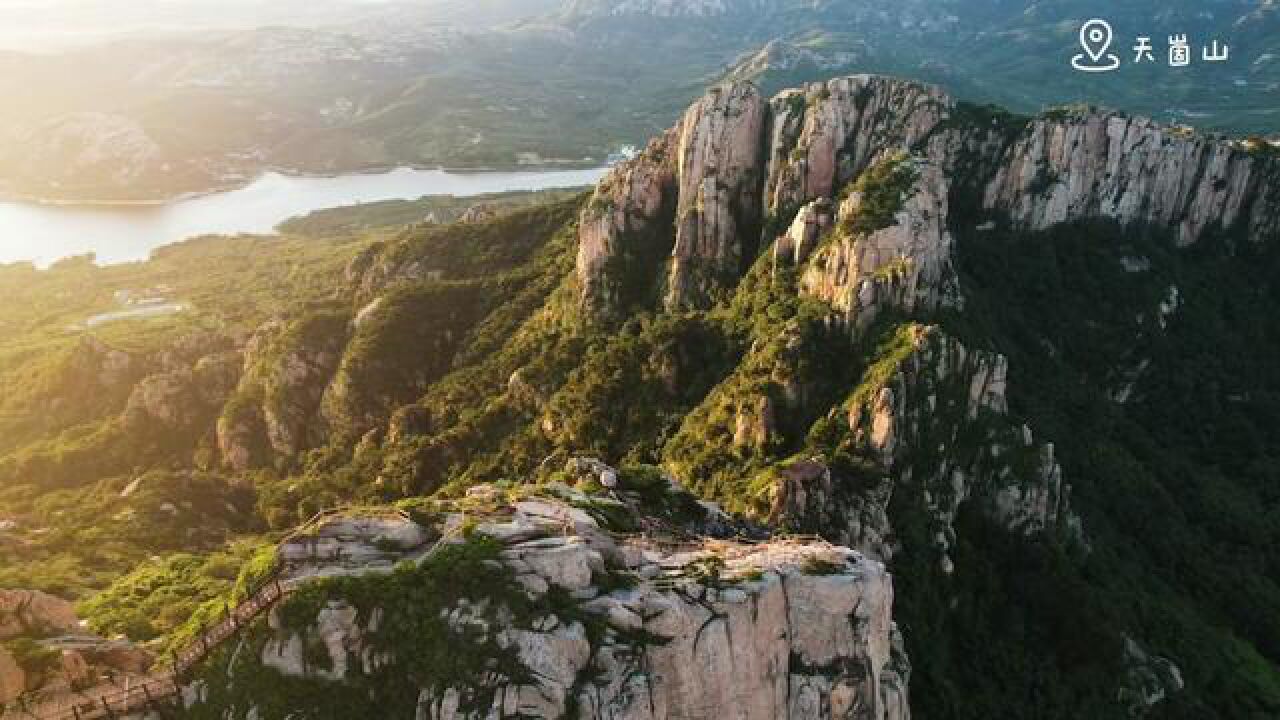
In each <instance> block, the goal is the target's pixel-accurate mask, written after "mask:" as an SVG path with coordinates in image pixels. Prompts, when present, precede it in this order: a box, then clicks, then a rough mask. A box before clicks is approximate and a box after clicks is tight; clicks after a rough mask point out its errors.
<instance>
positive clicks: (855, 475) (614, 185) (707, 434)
mask: <svg viewBox="0 0 1280 720" xmlns="http://www.w3.org/2000/svg"><path fill="white" fill-rule="evenodd" d="M758 108H759V105H758V103H757V101H756V100H755V99H754V94H753V91H752V90H751V89H750V88H743V87H741V86H737V85H732V86H729V87H726V88H722V89H720V90H718V91H716V92H715V93H713V94H712V95H710V96H708V98H706V99H704V100H703V101H701V102H700V103H698V105H697V106H695V108H694V109H693V110H691V111H690V114H689V115H688V116H686V118H685V120H684V121H683V122H682V124H681V125H680V126H678V127H677V128H675V129H674V130H673V131H671V133H670V134H668V135H667V136H666V137H665V138H664V139H663V140H661V141H658V142H656V143H655V144H654V145H653V146H651V147H650V148H649V149H648V150H646V152H644V153H642V154H641V156H639V157H638V158H636V159H635V160H634V161H632V162H631V163H629V164H626V165H624V166H622V167H620V168H619V169H618V170H617V171H615V173H614V174H613V175H612V176H611V177H609V178H607V179H606V180H605V181H604V183H602V184H601V186H600V188H599V189H598V190H597V192H596V196H595V199H594V201H593V203H592V206H591V207H590V208H588V210H587V211H585V212H584V214H583V217H582V223H581V225H580V229H579V240H580V254H579V257H578V265H577V280H578V290H579V292H580V298H581V299H582V302H581V304H580V307H581V308H582V309H583V310H584V312H585V313H586V316H587V320H588V321H589V322H603V323H605V324H609V323H616V322H617V321H618V320H619V319H621V318H624V317H625V316H626V314H627V313H628V311H633V310H634V311H640V312H646V311H656V312H661V311H662V310H671V309H679V308H693V309H698V308H706V307H708V303H711V304H715V303H716V302H719V300H717V299H723V298H726V297H729V296H731V295H733V293H735V292H737V293H738V295H737V296H734V297H735V299H734V301H733V302H741V301H742V296H743V295H744V294H747V293H756V295H754V296H753V297H754V298H759V297H761V294H760V293H761V291H760V283H761V280H760V274H759V272H758V271H759V267H757V268H755V269H749V268H748V266H749V265H751V264H752V259H753V258H761V257H762V256H763V262H764V263H767V264H768V267H767V268H766V274H767V275H768V276H769V277H771V278H772V280H770V281H768V282H770V283H772V286H773V290H772V291H773V292H775V293H783V294H786V293H794V294H795V295H796V296H798V297H799V298H800V299H801V302H802V303H808V302H814V303H816V305H805V306H804V307H805V308H810V309H811V310H809V311H806V312H810V311H811V312H814V313H817V314H819V315H821V317H822V320H821V325H822V327H823V328H825V329H826V330H829V331H835V332H838V333H841V334H843V335H844V336H845V337H846V338H847V339H848V340H849V341H850V342H852V343H853V347H855V348H857V350H856V352H857V353H860V354H865V353H866V352H868V351H869V350H871V349H872V348H875V350H874V351H873V353H872V356H871V357H870V358H869V360H868V362H869V367H868V368H867V369H866V370H864V371H862V381H861V383H860V384H858V386H857V387H856V389H854V390H853V391H852V392H851V393H850V394H848V395H847V396H845V398H844V400H843V401H842V402H840V403H839V404H838V405H837V406H836V407H834V408H832V409H831V410H830V411H829V412H827V411H824V410H823V409H822V408H821V407H816V408H815V407H811V406H810V405H811V404H812V403H813V402H814V399H813V398H814V397H815V395H816V394H817V392H818V388H819V387H820V386H821V380H822V379H823V378H820V377H819V378H816V380H817V381H816V382H815V377H812V376H806V373H810V372H812V370H811V369H806V368H807V366H806V363H805V361H804V359H803V354H804V350H803V348H804V347H805V345H806V343H811V342H814V340H813V337H814V336H815V335H814V334H815V332H818V331H815V330H813V329H812V328H810V329H808V330H805V329H804V325H803V313H801V314H800V321H799V322H797V321H796V320H793V321H792V322H791V323H790V324H787V325H785V326H783V325H779V326H778V327H776V328H773V329H772V330H771V332H772V333H773V336H772V337H762V336H752V337H751V338H750V339H749V342H748V343H747V344H746V345H744V347H743V353H744V359H743V360H742V361H741V364H740V366H739V368H738V369H737V370H735V371H733V373H732V374H731V375H730V376H729V379H727V380H725V381H724V382H722V383H721V385H720V386H719V387H718V388H717V389H716V390H715V391H714V392H713V393H712V395H711V396H710V398H709V399H707V400H705V401H704V402H703V404H702V406H701V407H700V408H699V409H698V410H697V411H695V413H694V417H695V420H694V421H693V422H692V423H691V422H690V421H688V420H686V422H685V429H682V431H681V433H680V434H679V435H677V437H676V439H675V440H674V441H673V443H674V445H675V446H676V449H675V450H674V451H672V450H671V449H670V446H668V451H667V453H666V455H665V456H664V459H665V461H666V462H667V463H668V466H669V467H674V468H678V469H679V470H680V471H681V472H684V473H693V472H695V470H696V468H698V467H701V465H699V463H705V459H706V458H707V457H709V456H710V455H711V454H712V453H716V452H720V451H719V450H717V449H716V448H715V447H713V444H714V443H723V444H727V445H730V446H731V448H732V450H731V454H732V457H733V458H734V459H735V461H737V462H740V463H742V464H743V465H745V466H747V467H750V468H751V469H750V470H746V471H744V472H747V473H752V472H759V473H760V475H759V478H758V479H757V480H753V481H752V482H751V483H748V484H745V485H742V486H739V485H733V487H734V488H735V492H739V493H741V492H742V491H743V489H744V487H745V488H746V489H747V490H749V491H750V492H752V493H756V494H757V497H764V498H766V499H767V500H768V503H767V508H768V511H767V513H765V514H764V515H766V516H767V517H763V519H764V520H766V521H767V523H768V524H769V525H771V526H784V527H789V528H798V529H802V530H804V531H808V532H816V533H819V534H821V535H822V536H824V537H826V538H829V539H831V540H833V541H837V542H840V543H842V544H844V545H847V546H849V547H852V548H856V549H858V550H860V551H861V552H864V553H866V554H868V555H869V556H871V557H875V558H877V559H880V560H883V561H885V562H893V560H894V559H895V557H896V556H897V554H898V552H899V550H900V549H901V545H900V543H901V539H900V535H901V533H900V532H899V528H895V527H894V525H895V522H894V520H893V518H894V515H895V513H903V512H911V513H916V514H917V515H915V517H924V518H926V524H927V526H928V533H929V536H930V537H931V538H932V546H933V549H934V550H935V551H936V565H934V566H933V567H936V568H937V569H938V571H940V573H941V574H942V575H944V576H953V575H954V574H955V572H956V565H955V563H956V560H955V559H954V558H953V556H954V555H955V554H954V552H953V548H954V547H955V546H956V544H957V540H958V538H957V532H959V531H958V530H957V527H958V518H960V517H961V515H962V513H963V509H964V508H966V507H969V508H974V509H977V510H978V511H980V512H981V513H982V515H983V516H985V517H986V518H987V519H988V520H989V521H991V522H992V523H993V524H994V525H996V526H999V527H1002V528H1004V529H1005V530H1006V531H1008V532H1009V533H1011V534H1012V535H1013V536H1015V537H1024V538H1026V541H1027V542H1040V541H1042V540H1045V539H1049V540H1051V541H1054V542H1061V543H1064V544H1066V545H1068V546H1070V547H1073V548H1077V549H1079V550H1080V551H1081V552H1083V553H1087V552H1088V547H1089V540H1088V538H1087V531H1086V528H1085V527H1084V526H1083V524H1082V522H1081V520H1080V518H1079V517H1078V516H1077V515H1076V513H1075V511H1074V510H1073V508H1072V502H1071V495H1072V493H1071V487H1070V484H1069V481H1070V478H1068V477H1065V476H1064V473H1063V470H1062V466H1061V464H1060V458H1059V451H1058V448H1057V447H1056V446H1055V444H1054V443H1052V442H1046V441H1044V440H1043V439H1040V438H1039V437H1038V436H1037V431H1036V429H1035V428H1033V427H1031V426H1030V425H1029V424H1028V423H1025V422H1024V421H1023V420H1022V419H1020V418H1019V417H1017V415H1016V414H1014V413H1012V412H1011V411H1010V404H1009V401H1008V396H1009V387H1008V384H1009V361H1008V359H1007V358H1006V357H1004V356H1002V355H1001V354H999V353H997V352H993V351H991V350H985V349H980V348H978V347H973V346H968V345H966V343H965V342H962V341H961V340H959V339H958V338H957V337H953V336H951V335H949V334H948V332H947V331H945V330H944V329H942V327H940V324H942V323H941V321H942V320H943V319H944V318H946V317H948V316H949V315H948V314H953V313H955V312H956V311H963V310H964V309H965V306H966V294H965V288H964V286H963V283H962V281H961V279H960V276H959V273H958V272H957V269H956V268H957V266H958V259H957V249H956V237H957V235H958V234H959V233H960V232H961V231H963V232H964V233H965V236H966V237H970V236H977V237H981V236H982V234H983V233H986V232H993V231H998V232H1000V233H1021V234H1026V235H1028V236H1033V234H1035V233H1039V232H1041V231H1046V230H1050V229H1052V228H1055V227H1057V226H1060V225H1063V224H1069V223H1077V222H1085V221H1098V222H1102V223H1107V222H1110V223H1114V225H1116V226H1119V228H1120V229H1122V230H1123V232H1126V233H1134V234H1136V235H1137V236H1142V237H1144V238H1150V239H1154V240H1166V239H1167V240H1168V241H1170V242H1171V243H1172V244H1173V245H1174V246H1182V247H1185V246H1187V245H1192V244H1195V243H1198V242H1210V241H1216V239H1218V238H1226V239H1227V241H1228V242H1229V243H1242V242H1243V243H1250V242H1253V243H1257V242H1261V241H1262V240H1263V239H1265V238H1267V237H1270V236H1274V235H1275V234H1276V233H1277V232H1280V210H1277V208H1278V207H1280V189H1278V188H1280V167H1278V166H1280V163H1277V162H1276V161H1275V159H1274V158H1273V157H1271V156H1270V155H1269V154H1268V153H1265V152H1259V151H1257V149H1256V148H1250V147H1249V146H1248V145H1247V144H1240V143H1232V142H1229V141H1226V140H1223V139H1220V138H1214V137H1207V136H1202V135H1197V134H1195V133H1193V132H1191V131H1188V130H1185V129H1179V128H1167V127H1162V126H1159V125H1157V124H1156V123H1154V122H1152V121H1150V120H1146V119H1142V118H1130V117H1126V116H1123V115H1121V114H1118V113H1114V112H1107V111H1098V110H1092V109H1066V110H1055V111H1051V112H1048V113H1046V114H1044V115H1042V116H1040V117H1036V118H1021V117H1015V116H1011V115H1007V114H1001V113H999V112H995V111H992V110H989V109H985V108H975V107H972V106H967V105H963V104H958V103H956V102H954V101H952V100H951V99H950V98H948V97H947V96H946V95H945V94H944V93H942V92H941V91H939V90H937V89H936V88H931V87H927V86H923V85H919V84H916V83H911V82H904V81H897V80H891V79H887V78H881V77H872V76H855V77H850V78H840V79H836V80H832V81H829V82H826V83H820V84H815V85H811V86H809V87H806V88H803V89H797V90H790V91H785V92H783V93H781V94H779V95H778V96H776V97H774V98H773V99H771V100H769V101H768V102H767V103H765V105H764V109H763V113H762V114H763V119H762V120H758V119H757V116H758V114H759V113H760V112H761V111H760V110H759V109H758ZM691 128H693V130H692V131H691ZM699 128H713V129H715V130H714V131H711V132H701V131H700V130H698V129H699ZM757 129H758V134H757V132H755V131H757ZM749 131H752V132H749ZM691 132H693V133H694V134H693V135H692V136H691V135H690V133H691ZM691 137H692V138H693V139H692V140H691V139H690V138H691ZM673 150H674V154H675V156H674V157H673V156H672V153H673ZM689 158H692V159H689ZM750 158H757V159H760V162H761V163H762V165H753V164H752V163H750V162H747V159H750ZM641 177H642V178H646V179H652V180H651V181H647V182H643V183H636V182H634V180H635V178H641ZM721 188H736V190H735V192H736V193H737V197H738V198H739V200H740V201H741V202H742V203H747V202H754V203H757V205H756V208H757V210H758V215H753V214H752V212H751V211H750V210H749V209H748V208H747V206H746V205H745V204H739V205H737V206H733V205H732V204H731V199H730V198H726V197H725V196H724V195H723V194H722V193H720V192H719V189H721ZM602 207H604V208H609V210H610V213H609V214H608V215H607V223H603V224H602V220H601V218H602V217H605V216H604V215H602V214H601V213H600V211H599V209H600V208H602ZM629 208H644V209H645V210H646V211H645V212H643V213H635V212H630V211H629V210H628V209H629ZM757 219H758V223H759V234H758V235H754V234H753V235H749V236H747V237H743V235H742V233H743V232H744V231H748V230H747V229H748V228H751V227H752V225H753V223H755V222H756V221H757ZM637 228H642V229H643V232H637ZM975 234H976V235H975ZM695 240H696V241H695ZM1032 241H1033V240H1028V242H1032ZM641 248H642V249H641ZM641 252H643V253H644V254H645V257H646V258H647V259H646V261H645V262H644V263H636V262H633V261H632V260H633V258H634V257H636V256H638V255H639V254H640V253H641ZM695 261H696V263H695ZM735 262H736V263H737V265H738V267H739V268H740V269H739V270H738V273H737V275H734V274H733V273H732V272H731V270H732V268H733V267H734V265H735ZM691 267H702V268H711V269H713V270H714V272H700V273H692V275H693V276H694V277H696V278H697V279H698V280H699V281H700V282H698V283H690V282H688V278H689V277H690V276H691V273H690V271H689V269H690V268H691ZM615 271H616V272H618V273H621V274H618V275H615V274H613V273H614V272H615ZM1136 271H1137V272H1140V271H1141V269H1139V270H1136ZM637 272H639V273H642V275H643V278H644V279H643V280H641V281H637V280H636V279H635V273H637ZM622 274H625V275H627V276H629V277H630V278H631V280H630V282H632V283H633V286H634V284H635V283H637V282H639V284H641V285H643V286H644V287H646V288H650V289H651V290H653V289H656V290H657V291H651V292H648V293H634V294H631V295H629V296H627V297H626V299H625V301H623V300H620V298H621V296H620V295H618V294H616V293H613V294H611V293H608V292H601V291H600V288H604V287H616V286H620V284H621V281H620V280H619V279H618V278H619V277H622ZM690 290H692V294H690ZM772 297H776V296H772ZM752 301H753V302H754V301H755V300H752ZM766 302H769V301H767V300H766ZM1175 306H1176V303H1175ZM719 307H724V305H723V304H722V305H720V306H719ZM734 307H735V308H737V307H741V306H734ZM775 307H776V306H775ZM812 308H821V309H820V310H812ZM886 323H888V324H890V325H893V326H895V327H896V328H898V330H897V333H896V335H895V336H894V337H889V338H885V337H884V336H883V335H877V333H881V331H882V328H883V326H884V325H885V324H886ZM757 327H758V326H757ZM868 343H871V345H868ZM876 343H881V345H880V347H878V348H876ZM864 359H865V358H863V357H861V356H860V357H851V358H849V362H848V363H847V364H848V365H849V366H856V365H857V364H858V363H859V362H862V361H863V360H864ZM832 370H834V371H835V373H836V374H838V372H839V368H838V367H836V368H832ZM829 374H830V371H829ZM827 392H831V391H830V390H828V391H827ZM815 411H816V412H815ZM824 412H825V415H826V417H825V419H823V420H820V421H819V422H818V423H817V424H815V425H814V426H813V428H812V429H811V430H810V431H809V438H808V439H807V440H801V441H797V440H795V439H792V440H788V439H787V432H789V431H788V430H787V429H786V428H787V427H788V425H789V424H794V423H796V422H801V421H802V420H800V419H802V418H805V414H806V413H815V414H817V415H818V416H821V415H822V414H823V413H824ZM803 422H806V423H807V422H812V420H803ZM790 432H792V433H794V432H795V431H794V429H793V430H790ZM791 437H792V438H795V435H792V436H791ZM801 438H803V435H802V436H801ZM815 438H817V439H818V440H821V442H815ZM823 438H833V439H831V440H830V441H829V442H828V441H827V440H823ZM824 442H827V443H828V444H827V445H826V446H823V443H824ZM789 443H790V444H789ZM819 446H822V447H819ZM784 447H788V448H790V449H788V450H787V451H786V452H795V448H797V447H799V448H801V450H800V451H799V453H798V454H797V455H795V456H792V457H790V458H789V459H785V460H783V461H781V462H779V461H778V459H777V457H776V455H773V453H775V452H776V451H777V449H779V448H784ZM842 454H844V455H843V456H845V457H847V454H852V455H854V456H856V457H859V458H866V459H868V460H869V463H868V464H866V465H858V466H856V467H853V468H851V467H850V466H849V463H848V462H847V461H845V460H840V459H839V457H837V456H842ZM682 479H685V480H688V481H690V482H697V478H696V477H694V478H685V477H684V476H682ZM733 483H734V481H733V480H732V479H727V478H723V477H719V478H717V479H715V480H713V481H709V482H707V483H706V484H704V485H702V486H700V488H699V490H700V492H701V491H703V490H705V491H706V492H708V493H710V494H712V495H714V494H715V493H717V492H723V488H724V487H726V485H727V484H733ZM717 499H725V500H728V499H729V498H719V497H718V498H717ZM752 502H754V499H753V500H751V501H748V502H747V503H746V505H747V506H748V507H751V503H752ZM895 508H896V510H895ZM904 508H910V510H904ZM917 552H918V548H917ZM1162 662H1164V661H1162ZM1164 674H1165V675H1168V676H1169V677H1176V676H1177V674H1178V669H1177V667H1176V666H1172V665H1171V666H1170V669H1168V671H1167V672H1165V673H1164ZM1177 686H1180V683H1177V682H1170V683H1167V684H1165V685H1161V688H1162V689H1161V691H1160V692H1159V693H1149V694H1147V695H1143V697H1150V698H1155V697H1157V696H1158V697H1164V696H1165V693H1164V688H1168V689H1169V691H1170V692H1174V691H1176V687H1177ZM1139 695H1141V693H1139ZM1130 696H1134V695H1133V693H1132V692H1131V693H1130ZM1138 704H1140V705H1142V707H1143V708H1146V707H1148V705H1147V704H1145V703H1138Z"/></svg>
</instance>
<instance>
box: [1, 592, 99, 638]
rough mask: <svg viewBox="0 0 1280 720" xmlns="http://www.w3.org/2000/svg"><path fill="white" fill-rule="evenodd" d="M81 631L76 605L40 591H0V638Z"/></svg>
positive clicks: (42, 635) (43, 635)
mask: <svg viewBox="0 0 1280 720" xmlns="http://www.w3.org/2000/svg"><path fill="white" fill-rule="evenodd" d="M79 630H80V619H79V618H78V617H76V610H75V607H74V606H73V605H72V604H71V603H69V602H67V601H66V600H63V599H61V598H58V597H54V596H53V595H49V594H48V593H43V592H40V591H39V590H0V640H9V639H11V638H16V637H21V636H24V635H35V636H39V637H45V636H49V635H56V634H60V633H74V632H78V631H79Z"/></svg>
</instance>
